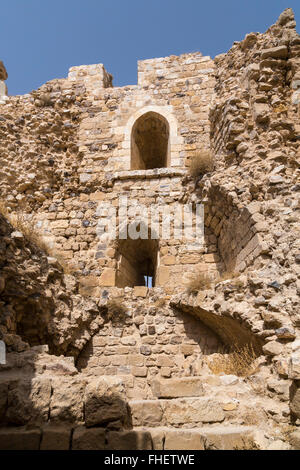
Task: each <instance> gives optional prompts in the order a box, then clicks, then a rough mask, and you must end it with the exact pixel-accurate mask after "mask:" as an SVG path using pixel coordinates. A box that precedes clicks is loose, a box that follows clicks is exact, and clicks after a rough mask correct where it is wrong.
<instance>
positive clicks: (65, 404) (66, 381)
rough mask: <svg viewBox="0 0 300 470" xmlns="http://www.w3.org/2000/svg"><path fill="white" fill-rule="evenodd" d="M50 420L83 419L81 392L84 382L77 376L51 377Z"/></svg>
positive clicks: (72, 420) (67, 420) (68, 420)
mask: <svg viewBox="0 0 300 470" xmlns="http://www.w3.org/2000/svg"><path fill="white" fill-rule="evenodd" d="M52 389H53V392H52V397H51V403H50V420H51V421H55V422H70V423H72V422H78V421H82V420H83V394H84V389H85V382H84V381H83V380H80V379H77V378H71V377H70V378H64V377H60V378H57V379H56V378H55V379H52Z"/></svg>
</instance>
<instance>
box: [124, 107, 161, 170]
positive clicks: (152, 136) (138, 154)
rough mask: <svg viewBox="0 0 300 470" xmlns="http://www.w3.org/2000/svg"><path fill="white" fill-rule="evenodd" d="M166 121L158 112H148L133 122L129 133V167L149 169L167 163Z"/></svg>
mask: <svg viewBox="0 0 300 470" xmlns="http://www.w3.org/2000/svg"><path fill="white" fill-rule="evenodd" d="M169 140H170V139H169V124H168V121H167V120H166V119H165V118H164V117H163V116H161V115H160V114H158V113H155V112H148V113H145V114H143V115H142V116H141V117H140V118H139V119H137V121H136V122H135V124H134V126H133V128H132V133H131V169H132V170H151V169H154V168H164V167H167V166H168V164H169V153H170V141H169Z"/></svg>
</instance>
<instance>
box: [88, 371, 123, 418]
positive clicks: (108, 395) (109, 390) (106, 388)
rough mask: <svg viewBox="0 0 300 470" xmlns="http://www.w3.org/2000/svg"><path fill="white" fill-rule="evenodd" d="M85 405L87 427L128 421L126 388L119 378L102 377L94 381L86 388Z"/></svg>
mask: <svg viewBox="0 0 300 470" xmlns="http://www.w3.org/2000/svg"><path fill="white" fill-rule="evenodd" d="M84 403H85V422H86V425H87V427H90V426H96V425H100V424H106V423H109V422H111V421H117V420H120V421H121V422H126V421H127V418H128V409H127V403H126V394H125V386H124V382H123V381H122V379H120V378H118V377H110V376H102V377H97V378H96V379H94V380H92V381H91V382H90V383H89V384H88V385H87V387H86V391H85V396H84Z"/></svg>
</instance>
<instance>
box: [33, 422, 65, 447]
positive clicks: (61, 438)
mask: <svg viewBox="0 0 300 470" xmlns="http://www.w3.org/2000/svg"><path fill="white" fill-rule="evenodd" d="M70 438H71V428H67V427H58V426H46V427H44V428H43V434H42V442H41V446H40V450H69V448H70Z"/></svg>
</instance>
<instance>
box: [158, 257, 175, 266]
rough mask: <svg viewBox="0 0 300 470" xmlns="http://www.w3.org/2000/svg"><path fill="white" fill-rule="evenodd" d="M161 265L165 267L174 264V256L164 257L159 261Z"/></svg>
mask: <svg viewBox="0 0 300 470" xmlns="http://www.w3.org/2000/svg"><path fill="white" fill-rule="evenodd" d="M161 263H162V264H165V265H167V266H170V265H173V264H175V263H176V257H175V256H174V255H166V256H163V257H162V259H161Z"/></svg>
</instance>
